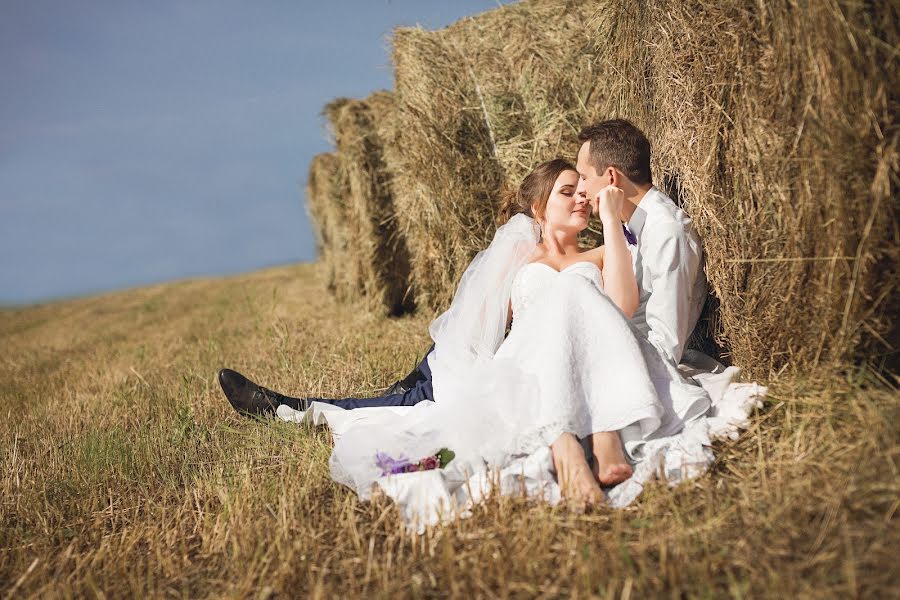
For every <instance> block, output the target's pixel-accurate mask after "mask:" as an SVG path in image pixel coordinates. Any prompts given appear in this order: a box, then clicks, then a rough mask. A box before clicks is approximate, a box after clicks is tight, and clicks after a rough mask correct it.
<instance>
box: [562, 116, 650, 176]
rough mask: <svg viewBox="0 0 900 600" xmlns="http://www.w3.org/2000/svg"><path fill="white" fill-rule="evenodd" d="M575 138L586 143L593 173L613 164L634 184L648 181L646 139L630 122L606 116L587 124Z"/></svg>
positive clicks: (647, 146) (648, 168)
mask: <svg viewBox="0 0 900 600" xmlns="http://www.w3.org/2000/svg"><path fill="white" fill-rule="evenodd" d="M578 141H580V142H581V143H582V144H583V143H584V142H590V146H589V149H590V156H591V164H592V165H593V166H594V169H596V170H597V173H600V172H601V171H603V170H604V169H606V168H607V167H615V168H616V169H618V170H619V171H621V172H622V173H624V174H625V176H626V177H628V179H630V180H631V181H632V182H634V183H636V184H638V185H642V184H645V183H652V178H651V176H650V141H649V140H648V139H647V136H645V135H644V132H642V131H641V130H640V129H638V128H637V127H635V125H634V123H632V122H631V121H626V120H625V119H610V120H608V121H600V122H599V123H594V124H593V125H588V126H587V127H585V128H584V129H582V130H581V133H579V134H578Z"/></svg>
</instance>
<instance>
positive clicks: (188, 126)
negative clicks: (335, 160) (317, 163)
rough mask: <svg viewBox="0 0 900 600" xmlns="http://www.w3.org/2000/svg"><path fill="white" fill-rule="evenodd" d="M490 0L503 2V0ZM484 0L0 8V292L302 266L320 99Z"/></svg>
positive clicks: (377, 74) (340, 91)
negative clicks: (406, 40)
mask: <svg viewBox="0 0 900 600" xmlns="http://www.w3.org/2000/svg"><path fill="white" fill-rule="evenodd" d="M504 2H505V0H504ZM497 5H498V1H497V0H490V1H488V0H480V1H476V0H463V1H454V2H446V1H441V0H390V1H388V0H371V1H369V2H365V1H361V0H360V1H346V2H342V1H338V0H335V1H332V2H304V1H294V2H287V1H284V2H274V1H271V2H249V1H244V2H238V1H234V0H222V1H216V2H213V1H209V0H199V1H183V2H176V1H171V0H159V1H155V2H128V1H124V2H122V1H119V2H116V1H109V2H102V1H95V0H87V1H83V2H63V1H61V0H57V1H54V2H48V1H45V0H5V1H4V2H3V3H2V4H0V73H3V84H2V88H0V256H2V260H0V303H3V304H22V303H30V302H35V301H41V300H47V299H54V298H60V297H68V296H76V295H83V294H90V293H95V292H99V291H104V290H110V289H117V288H122V287H129V286H134V285H141V284H145V283H151V282H157V281H165V280H170V279H177V278H183V277H189V276H194V275H219V274H228V273H236V272H243V271H250V270H254V269H257V268H261V267H265V266H269V265H276V264H285V263H293V262H298V261H311V260H314V259H315V247H314V242H313V235H312V231H311V229H310V225H309V223H308V220H307V216H306V210H305V206H304V198H303V186H304V184H305V180H306V170H307V167H308V165H309V161H310V159H311V158H312V156H313V155H314V154H317V153H319V152H323V151H326V150H328V149H329V147H330V145H329V142H328V140H327V133H326V130H325V127H324V121H323V119H322V117H321V109H322V106H323V105H324V104H325V103H326V102H327V101H328V100H330V99H331V98H335V97H338V96H351V97H363V96H366V95H367V94H369V93H370V92H372V91H374V90H376V89H385V88H387V89H389V88H391V87H392V86H393V81H392V79H393V75H392V72H391V66H390V59H389V43H388V36H389V34H390V32H391V30H392V29H393V28H394V27H395V26H397V25H414V24H417V23H418V24H421V25H422V26H424V27H428V28H435V27H443V26H445V25H448V24H449V23H451V22H453V21H455V20H457V19H459V18H461V17H464V16H466V15H471V14H476V13H480V12H483V11H485V10H489V9H491V8H495V7H496V6H497Z"/></svg>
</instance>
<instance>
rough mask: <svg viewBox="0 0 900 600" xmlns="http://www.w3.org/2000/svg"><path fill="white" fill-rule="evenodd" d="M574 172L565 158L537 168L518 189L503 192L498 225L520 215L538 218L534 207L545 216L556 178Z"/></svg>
mask: <svg viewBox="0 0 900 600" xmlns="http://www.w3.org/2000/svg"><path fill="white" fill-rule="evenodd" d="M574 170H575V167H574V166H573V165H572V163H570V162H569V161H567V160H565V159H563V158H554V159H553V160H548V161H545V162H542V163H541V164H539V165H538V166H536V167H535V168H534V170H533V171H532V172H531V173H529V174H528V175H526V176H525V179H523V180H522V183H521V184H520V185H519V187H518V188H516V189H507V190H505V191H504V192H503V195H502V197H501V198H502V201H501V203H500V214H499V215H497V223H498V224H499V225H502V224H504V223H506V222H507V221H509V220H510V219H512V218H513V217H514V216H515V215H517V214H520V213H523V214H526V215H528V216H529V217H532V218H536V217H535V215H534V214H533V212H532V210H531V207H532V206H535V207H536V208H537V211H538V213H539V214H543V212H544V210H546V208H547V200H548V199H549V198H550V192H552V191H553V184H554V183H556V178H557V177H559V176H560V174H561V173H563V172H565V171H574Z"/></svg>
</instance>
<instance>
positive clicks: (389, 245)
mask: <svg viewBox="0 0 900 600" xmlns="http://www.w3.org/2000/svg"><path fill="white" fill-rule="evenodd" d="M393 110H394V99H393V94H391V93H390V92H376V93H374V94H372V95H371V96H369V97H368V98H366V99H365V100H352V99H346V98H341V99H338V100H334V101H332V102H331V103H329V104H328V105H327V106H326V107H325V114H326V116H327V117H328V120H329V122H330V124H331V127H332V131H333V133H334V140H335V145H336V147H337V156H338V157H339V159H340V163H341V170H342V171H343V172H344V173H345V174H346V180H347V184H348V187H349V194H348V196H347V199H346V219H347V228H348V230H349V231H348V237H349V241H350V246H349V251H348V256H347V258H348V260H349V261H350V263H351V265H350V270H351V272H353V273H355V275H356V284H355V286H354V288H353V289H352V290H347V292H348V293H347V296H348V297H352V298H355V299H357V300H360V301H362V302H363V303H364V305H365V306H366V307H367V308H368V309H369V310H370V311H372V312H375V313H380V314H389V315H397V314H400V313H402V312H405V311H407V310H410V309H411V308H412V294H411V293H409V252H408V250H407V248H406V241H405V239H404V238H403V236H402V235H400V233H399V231H398V228H397V225H396V216H395V213H394V201H393V196H392V176H391V174H390V172H389V170H388V168H387V166H386V164H385V161H384V150H383V148H384V143H383V141H382V139H381V135H380V130H379V125H378V123H379V121H380V120H382V119H385V120H386V119H388V118H389V117H388V115H389V114H390V113H392V112H393Z"/></svg>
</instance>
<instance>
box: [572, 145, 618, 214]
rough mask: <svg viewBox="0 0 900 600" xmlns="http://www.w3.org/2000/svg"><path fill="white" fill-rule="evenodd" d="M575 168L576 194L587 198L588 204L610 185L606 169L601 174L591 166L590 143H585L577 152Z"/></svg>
mask: <svg viewBox="0 0 900 600" xmlns="http://www.w3.org/2000/svg"><path fill="white" fill-rule="evenodd" d="M575 168H576V169H577V170H578V189H577V190H576V194H578V195H579V196H582V197H584V198H587V200H588V201H589V202H590V200H591V199H592V198H593V197H594V196H596V195H597V194H598V193H599V192H600V190H602V189H603V188H605V187H606V186H608V185H610V184H612V181H611V180H610V178H609V175H608V174H607V171H608V169H607V171H604V172H603V173H597V169H596V168H595V167H594V165H593V164H591V143H590V142H585V143H584V144H582V145H581V148H580V149H579V150H578V160H577V161H576V163H575Z"/></svg>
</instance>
